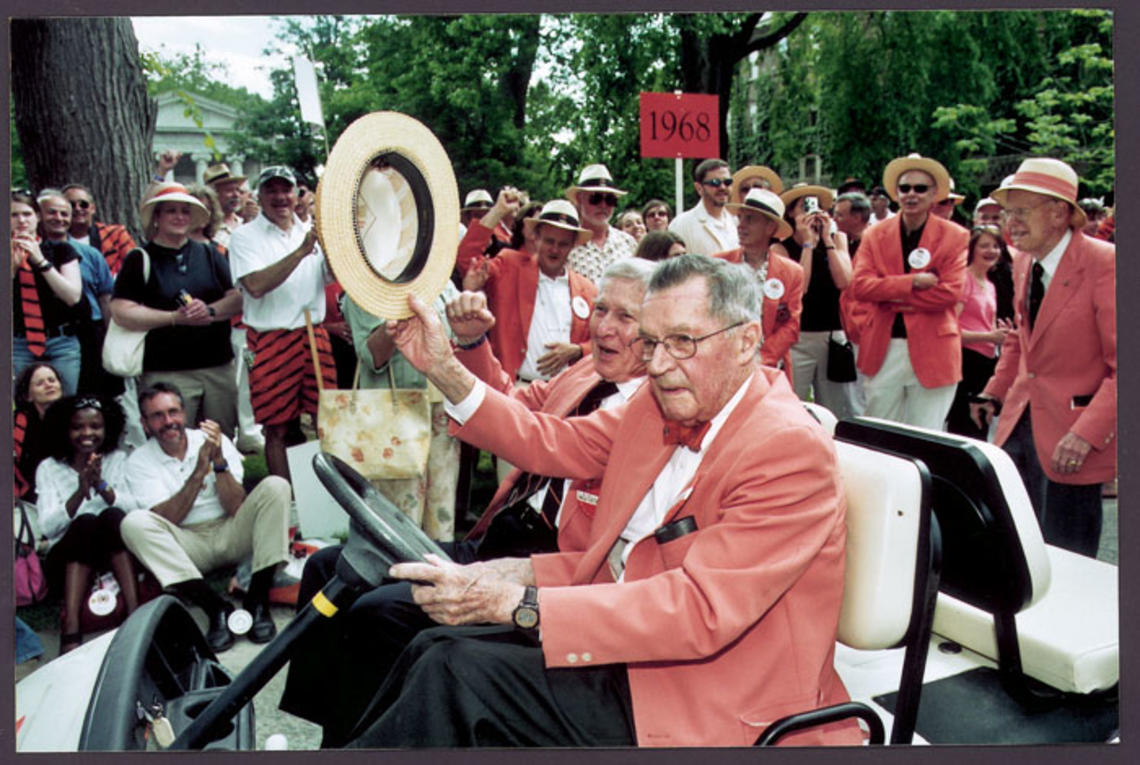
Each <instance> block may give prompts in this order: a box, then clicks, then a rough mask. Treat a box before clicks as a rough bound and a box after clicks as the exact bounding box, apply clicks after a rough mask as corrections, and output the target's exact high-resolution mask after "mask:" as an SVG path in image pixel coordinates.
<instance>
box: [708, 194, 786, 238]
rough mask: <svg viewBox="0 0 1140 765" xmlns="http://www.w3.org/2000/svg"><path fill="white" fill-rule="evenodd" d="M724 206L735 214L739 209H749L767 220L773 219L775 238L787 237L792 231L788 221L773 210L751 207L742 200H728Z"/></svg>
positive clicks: (773, 234)
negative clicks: (738, 201)
mask: <svg viewBox="0 0 1140 765" xmlns="http://www.w3.org/2000/svg"><path fill="white" fill-rule="evenodd" d="M725 207H726V208H728V209H729V210H732V211H733V212H734V213H737V214H739V213H738V211H739V210H751V211H752V212H754V213H759V214H760V215H763V216H764V217H765V218H767V219H768V220H773V221H775V222H776V230H775V231H774V232H773V233H772V236H773V237H775V238H776V239H787V238H788V237H789V236H791V235H792V233H793V232H794V229H793V228H792V226H791V224H790V223H788V222H787V221H786V220H784V219H783V218H782V217H780V216H779V215H776V214H775V213H773V212H769V211H768V210H761V209H760V208H759V207H753V206H752V205H746V204H744V203H742V202H741V203H737V202H729V203H728V204H726V205H725Z"/></svg>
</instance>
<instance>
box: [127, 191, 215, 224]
mask: <svg viewBox="0 0 1140 765" xmlns="http://www.w3.org/2000/svg"><path fill="white" fill-rule="evenodd" d="M159 202H185V203H186V204H188V205H190V227H191V228H201V227H202V226H205V225H206V222H207V221H208V220H210V211H209V210H207V209H206V206H205V205H204V204H202V203H201V202H200V201H199V200H198V197H196V196H193V195H191V194H190V192H188V191H187V190H186V187H185V186H183V185H182V184H181V183H160V184H158V185H157V186H156V187H155V190H154V193H153V194H151V195H150V196H149V197H147V199H146V200H145V201H144V202H143V203H142V205H141V206H140V207H139V218H141V219H142V225H143V231H150V224H151V221H153V220H154V208H155V206H157V205H158V203H159Z"/></svg>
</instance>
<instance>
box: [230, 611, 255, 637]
mask: <svg viewBox="0 0 1140 765" xmlns="http://www.w3.org/2000/svg"><path fill="white" fill-rule="evenodd" d="M226 626H228V627H229V628H230V632H232V633H234V634H235V635H244V634H245V633H247V632H249V628H250V627H252V626H253V616H252V615H250V613H249V611H246V610H245V609H244V608H236V609H234V611H233V613H231V614H230V615H229V618H227V619H226Z"/></svg>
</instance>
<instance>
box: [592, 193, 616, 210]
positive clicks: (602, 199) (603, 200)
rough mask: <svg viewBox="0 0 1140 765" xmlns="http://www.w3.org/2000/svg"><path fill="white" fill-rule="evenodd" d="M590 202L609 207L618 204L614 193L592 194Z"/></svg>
mask: <svg viewBox="0 0 1140 765" xmlns="http://www.w3.org/2000/svg"><path fill="white" fill-rule="evenodd" d="M589 202H590V204H592V205H607V206H608V207H615V206H617V197H615V196H614V195H613V194H598V193H595V194H591V195H590V198H589Z"/></svg>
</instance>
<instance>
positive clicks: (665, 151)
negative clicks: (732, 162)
mask: <svg viewBox="0 0 1140 765" xmlns="http://www.w3.org/2000/svg"><path fill="white" fill-rule="evenodd" d="M640 115H641V156H643V157H701V158H704V157H719V156H720V110H719V108H718V103H717V97H716V96H714V95H708V94H706V93H642V94H641V108H640Z"/></svg>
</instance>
